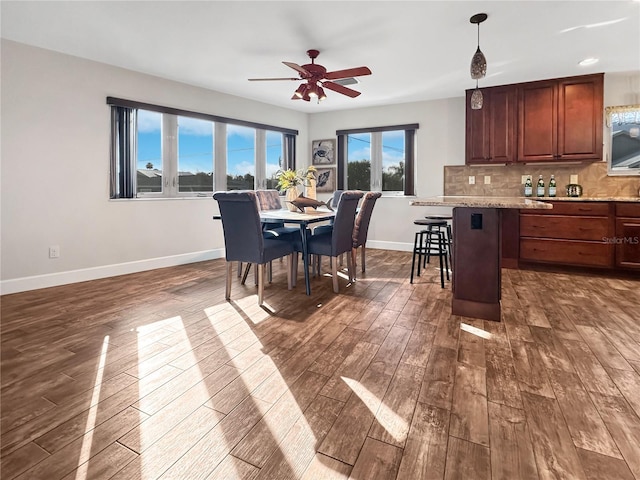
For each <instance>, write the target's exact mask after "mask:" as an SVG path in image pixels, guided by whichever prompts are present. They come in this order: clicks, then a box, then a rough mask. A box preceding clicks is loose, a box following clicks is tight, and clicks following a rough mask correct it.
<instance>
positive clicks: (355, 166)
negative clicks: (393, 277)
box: [336, 124, 418, 195]
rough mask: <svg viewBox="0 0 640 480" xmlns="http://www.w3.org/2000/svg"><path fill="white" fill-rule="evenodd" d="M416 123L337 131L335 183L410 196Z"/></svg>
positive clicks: (411, 193)
mask: <svg viewBox="0 0 640 480" xmlns="http://www.w3.org/2000/svg"><path fill="white" fill-rule="evenodd" d="M417 128H418V124H411V125H398V126H390V127H375V128H369V129H366V128H363V129H354V130H338V131H337V132H336V135H337V136H338V184H339V185H340V187H341V188H346V189H349V190H372V191H379V192H387V193H396V194H404V195H413V194H414V187H413V171H414V162H415V159H414V150H415V149H414V142H415V131H416V130H417Z"/></svg>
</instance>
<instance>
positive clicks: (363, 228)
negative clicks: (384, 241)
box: [351, 192, 382, 280]
mask: <svg viewBox="0 0 640 480" xmlns="http://www.w3.org/2000/svg"><path fill="white" fill-rule="evenodd" d="M381 196H382V193H380V192H367V193H366V194H365V196H364V198H363V199H362V205H360V210H359V211H358V215H357V216H356V220H355V223H354V225H353V238H352V239H353V245H352V247H351V266H352V270H353V276H352V277H351V280H355V279H356V258H357V256H358V255H357V253H358V248H361V249H362V250H361V257H362V258H361V263H362V273H364V271H365V269H366V263H365V252H366V247H365V244H366V243H367V234H368V233H369V223H370V221H371V214H372V213H373V207H374V206H375V204H376V200H378V199H379V198H380V197H381Z"/></svg>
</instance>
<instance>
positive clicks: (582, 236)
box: [519, 202, 640, 268]
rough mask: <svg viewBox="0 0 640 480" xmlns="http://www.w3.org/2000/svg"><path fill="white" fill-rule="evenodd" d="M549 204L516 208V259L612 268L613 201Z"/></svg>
mask: <svg viewBox="0 0 640 480" xmlns="http://www.w3.org/2000/svg"><path fill="white" fill-rule="evenodd" d="M551 203H552V204H553V210H520V253H519V257H520V261H523V262H536V263H551V264H561V265H573V266H582V267H599V268H613V267H614V264H615V262H614V259H615V249H614V243H613V241H612V237H614V227H615V225H614V221H613V218H614V217H613V213H614V212H613V207H614V204H613V203H609V202H575V203H574V202H551ZM638 220H640V218H639V219H638ZM638 223H640V222H638Z"/></svg>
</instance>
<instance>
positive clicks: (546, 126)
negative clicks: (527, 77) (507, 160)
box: [518, 81, 558, 162]
mask: <svg viewBox="0 0 640 480" xmlns="http://www.w3.org/2000/svg"><path fill="white" fill-rule="evenodd" d="M557 91H558V89H557V83H556V82H555V81H549V82H535V83H531V84H524V85H521V86H520V87H519V89H518V161H521V162H535V161H550V160H554V159H555V157H556V150H557V141H558V140H557V128H558V115H557V105H558V100H557Z"/></svg>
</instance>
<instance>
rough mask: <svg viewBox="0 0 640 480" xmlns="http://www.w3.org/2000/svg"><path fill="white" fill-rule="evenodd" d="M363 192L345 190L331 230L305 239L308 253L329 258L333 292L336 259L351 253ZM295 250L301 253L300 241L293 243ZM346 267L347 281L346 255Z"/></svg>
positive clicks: (336, 291)
mask: <svg viewBox="0 0 640 480" xmlns="http://www.w3.org/2000/svg"><path fill="white" fill-rule="evenodd" d="M362 196H363V192H360V191H356V190H346V191H344V192H343V193H342V195H341V196H340V201H339V203H338V208H337V210H336V215H335V217H334V220H333V228H331V229H330V230H329V231H327V232H326V233H321V234H315V232H314V234H313V235H309V236H308V239H307V246H308V251H309V253H310V254H312V255H318V256H328V257H331V276H332V279H333V291H334V292H335V293H338V292H339V288H338V258H337V257H339V256H340V255H341V254H343V253H346V252H351V248H352V245H353V224H354V221H355V218H356V209H357V208H358V202H359V200H360V199H361V198H362ZM294 244H295V249H296V250H297V251H301V245H300V241H299V240H296V241H295V242H294ZM293 259H294V260H293V265H294V268H293V273H294V275H296V271H297V266H296V265H297V255H294V257H293ZM347 267H348V269H349V279H351V278H352V268H351V255H347Z"/></svg>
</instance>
